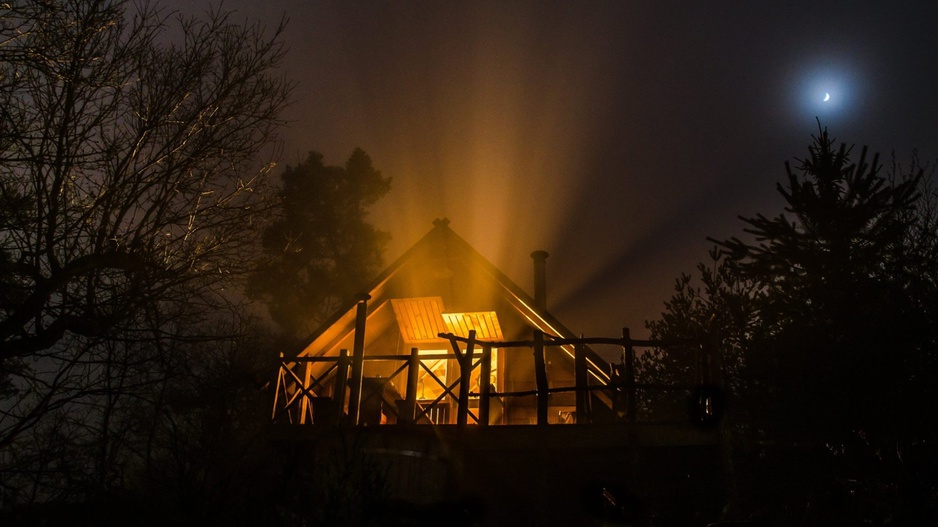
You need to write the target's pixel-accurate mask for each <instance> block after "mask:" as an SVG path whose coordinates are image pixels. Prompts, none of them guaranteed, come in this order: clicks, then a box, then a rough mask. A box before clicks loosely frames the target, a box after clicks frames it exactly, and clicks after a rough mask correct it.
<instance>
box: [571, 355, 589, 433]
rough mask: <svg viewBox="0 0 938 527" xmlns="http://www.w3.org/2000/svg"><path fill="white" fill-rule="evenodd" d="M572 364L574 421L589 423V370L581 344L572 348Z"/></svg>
mask: <svg viewBox="0 0 938 527" xmlns="http://www.w3.org/2000/svg"><path fill="white" fill-rule="evenodd" d="M573 366H574V378H575V380H576V422H577V423H589V422H591V421H592V419H591V417H592V416H590V411H589V404H590V391H589V376H588V374H589V372H588V371H587V369H586V349H585V348H584V346H583V344H577V345H576V346H575V347H574V348H573Z"/></svg>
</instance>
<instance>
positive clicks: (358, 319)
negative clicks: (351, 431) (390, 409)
mask: <svg viewBox="0 0 938 527" xmlns="http://www.w3.org/2000/svg"><path fill="white" fill-rule="evenodd" d="M369 300H371V295H368V294H365V293H362V294H361V296H359V298H358V306H357V308H356V309H357V310H356V312H355V342H354V344H353V348H352V378H351V381H352V385H351V388H350V389H349V400H348V416H349V422H350V423H351V424H352V425H353V426H354V425H357V424H358V417H359V412H360V410H361V408H360V406H361V402H362V377H363V375H364V373H365V371H364V369H365V319H366V318H367V317H368V301H369Z"/></svg>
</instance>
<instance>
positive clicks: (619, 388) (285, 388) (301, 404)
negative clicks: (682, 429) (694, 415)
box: [271, 300, 719, 426]
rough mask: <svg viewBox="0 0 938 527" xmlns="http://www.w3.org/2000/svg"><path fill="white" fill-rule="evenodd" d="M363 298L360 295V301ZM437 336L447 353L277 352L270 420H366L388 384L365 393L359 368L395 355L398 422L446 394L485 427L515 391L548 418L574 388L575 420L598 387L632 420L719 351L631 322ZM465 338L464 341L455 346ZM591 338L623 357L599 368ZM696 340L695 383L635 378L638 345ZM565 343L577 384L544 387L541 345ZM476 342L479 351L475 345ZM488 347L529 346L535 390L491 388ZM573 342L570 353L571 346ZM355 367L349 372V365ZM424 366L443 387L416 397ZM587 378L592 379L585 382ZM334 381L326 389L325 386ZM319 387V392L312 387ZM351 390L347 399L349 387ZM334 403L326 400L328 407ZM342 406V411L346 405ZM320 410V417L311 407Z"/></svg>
mask: <svg viewBox="0 0 938 527" xmlns="http://www.w3.org/2000/svg"><path fill="white" fill-rule="evenodd" d="M359 305H364V300H363V301H362V303H361V304H359ZM439 337H440V338H443V339H446V340H448V341H449V342H450V344H451V347H452V350H453V352H452V354H450V353H445V354H444V353H437V354H425V355H421V354H419V351H418V349H417V348H412V349H411V351H410V354H408V355H376V356H364V353H363V349H361V348H360V344H359V343H358V342H356V346H355V347H356V349H355V353H354V355H353V357H349V355H348V352H347V350H344V349H343V350H342V351H341V353H340V355H339V356H338V357H297V358H292V359H282V360H281V365H280V372H279V375H278V381H277V391H276V394H275V401H274V409H273V413H272V415H271V418H272V420H273V421H274V422H286V423H290V424H307V423H313V422H323V421H324V420H327V421H332V420H333V419H331V418H330V419H323V416H324V415H327V416H333V415H338V416H347V417H340V419H341V420H344V421H345V422H346V423H349V424H352V425H357V424H364V423H363V420H362V419H361V409H362V407H363V406H364V405H365V403H366V402H368V398H370V397H385V395H386V394H385V390H378V391H373V392H372V393H369V394H367V395H365V396H364V397H365V399H362V397H363V395H362V393H363V392H362V382H363V379H362V371H363V368H364V364H365V363H366V362H371V361H400V362H401V363H402V364H401V365H400V366H399V367H398V368H396V369H395V370H394V371H393V373H391V374H390V375H388V376H386V377H384V378H383V380H384V382H385V385H386V383H387V382H389V381H390V380H391V379H393V378H396V377H397V376H399V375H401V374H403V373H404V372H405V370H406V379H407V380H406V388H405V393H404V396H403V398H402V399H401V398H396V399H395V400H394V401H388V402H391V403H393V404H389V405H388V406H387V409H388V411H390V412H391V413H393V414H394V415H393V417H395V419H396V421H397V423H400V424H413V423H428V424H429V423H433V420H432V419H431V413H432V411H433V409H434V408H437V407H439V405H441V404H447V403H445V401H444V400H445V399H446V397H450V398H451V399H452V400H454V401H456V419H455V422H456V424H457V425H466V424H468V422H469V420H470V419H471V420H472V421H473V422H475V423H477V424H478V425H480V426H487V425H488V424H489V421H490V415H491V412H490V403H491V400H492V399H493V398H496V397H498V398H516V397H525V396H534V397H536V401H537V413H536V423H537V424H538V425H546V424H548V415H549V406H550V396H551V395H552V394H558V393H569V392H575V394H576V407H575V408H576V421H577V422H579V423H589V422H592V421H593V408H592V407H591V401H592V397H591V394H593V393H595V392H604V393H608V395H609V400H610V401H611V406H612V408H611V409H612V413H613V416H620V417H618V419H620V420H623V421H625V422H627V423H634V422H635V421H636V418H637V413H638V399H639V398H638V391H639V390H657V391H671V390H685V391H690V390H693V389H695V388H697V387H699V386H700V385H706V384H710V383H712V382H714V380H715V376H717V375H718V374H719V373H718V372H717V371H716V370H717V369H718V368H715V367H714V366H715V365H716V364H717V363H716V356H715V350H714V346H709V345H707V344H708V342H707V341H704V340H673V341H659V340H638V339H632V338H631V336H630V333H629V330H628V328H624V329H623V330H622V336H621V337H620V338H606V337H581V338H560V337H555V336H551V335H545V334H544V333H543V332H542V331H540V330H535V331H534V333H533V337H532V339H531V340H519V341H482V340H478V339H476V335H475V331H470V332H469V335H468V337H460V336H457V335H453V334H450V333H441V334H439ZM460 344H463V345H464V348H461V347H460ZM589 345H614V346H619V347H621V348H622V363H621V364H619V365H616V364H613V365H611V366H612V370H611V372H610V374H609V375H605V374H604V372H598V371H596V369H597V366H596V364H595V363H594V362H592V361H590V360H589V358H588V353H587V346H589ZM688 345H691V346H698V347H699V348H700V350H701V354H700V360H699V362H700V383H696V384H691V383H689V384H680V383H675V384H654V383H639V382H637V381H636V365H635V360H636V358H635V348H640V347H658V348H668V347H674V346H688ZM552 347H554V348H556V347H560V348H563V349H564V350H565V351H567V352H568V353H572V355H573V358H574V385H573V386H560V387H553V388H551V387H550V386H549V382H548V376H547V361H546V358H545V357H546V356H545V352H546V350H547V349H548V348H552ZM479 348H481V352H479V351H477V350H478V349H479ZM493 348H498V349H500V350H501V349H510V348H529V349H531V350H532V352H533V361H534V377H535V389H534V390H525V391H501V392H498V391H496V390H494V389H493V387H492V385H491V356H492V350H493ZM571 349H572V352H571V351H570V350H571ZM425 359H448V360H453V359H454V360H455V362H456V363H457V365H458V366H459V376H458V378H457V379H456V380H455V381H453V382H452V383H450V384H447V382H446V380H445V379H440V378H439V377H438V376H437V375H436V374H435V373H434V372H433V371H431V370H430V368H429V367H427V366H426V364H424V363H423V362H422V361H423V360H425ZM319 363H326V364H329V366H328V367H326V368H325V369H324V370H322V371H321V372H320V373H319V374H318V375H313V373H312V369H313V366H314V365H315V364H319ZM350 368H351V370H352V374H351V376H349V369H350ZM476 368H479V371H480V375H479V391H478V392H472V391H471V390H470V386H471V376H472V372H473V371H474V370H475V369H476ZM421 369H422V370H423V371H424V372H426V374H427V375H426V377H425V378H429V379H432V380H433V382H435V383H436V384H437V385H438V386H439V388H440V390H442V391H441V392H440V394H439V395H438V396H437V397H436V398H435V399H434V400H432V401H424V402H423V403H422V404H421V403H420V402H418V400H417V380H418V377H419V374H420V371H421ZM590 379H592V381H593V382H592V383H591V382H590ZM330 380H331V381H332V389H331V391H330V390H329V389H328V388H327V384H328V383H329V381H330ZM317 390H318V391H317ZM347 392H348V393H349V395H348V400H346V393H347ZM470 397H478V405H479V406H478V413H474V412H472V409H471V408H470ZM330 405H331V407H330ZM346 408H347V411H345V409H346ZM317 412H318V413H320V415H319V416H317V415H316V414H317Z"/></svg>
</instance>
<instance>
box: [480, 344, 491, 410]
mask: <svg viewBox="0 0 938 527" xmlns="http://www.w3.org/2000/svg"><path fill="white" fill-rule="evenodd" d="M491 391H492V345H491V344H483V345H482V366H481V368H480V370H479V426H488V425H489V397H490V395H489V394H490V393H491Z"/></svg>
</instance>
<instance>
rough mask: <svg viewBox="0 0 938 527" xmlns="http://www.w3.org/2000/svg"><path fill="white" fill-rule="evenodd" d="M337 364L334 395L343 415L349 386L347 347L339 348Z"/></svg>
mask: <svg viewBox="0 0 938 527" xmlns="http://www.w3.org/2000/svg"><path fill="white" fill-rule="evenodd" d="M336 366H337V367H336V372H335V389H334V390H333V394H332V397H333V398H334V399H335V402H336V404H337V405H338V406H339V414H340V415H341V414H342V413H343V411H344V409H345V392H346V391H347V388H348V367H349V361H348V350H347V349H345V348H342V349H341V350H339V362H338V363H337V364H336Z"/></svg>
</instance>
